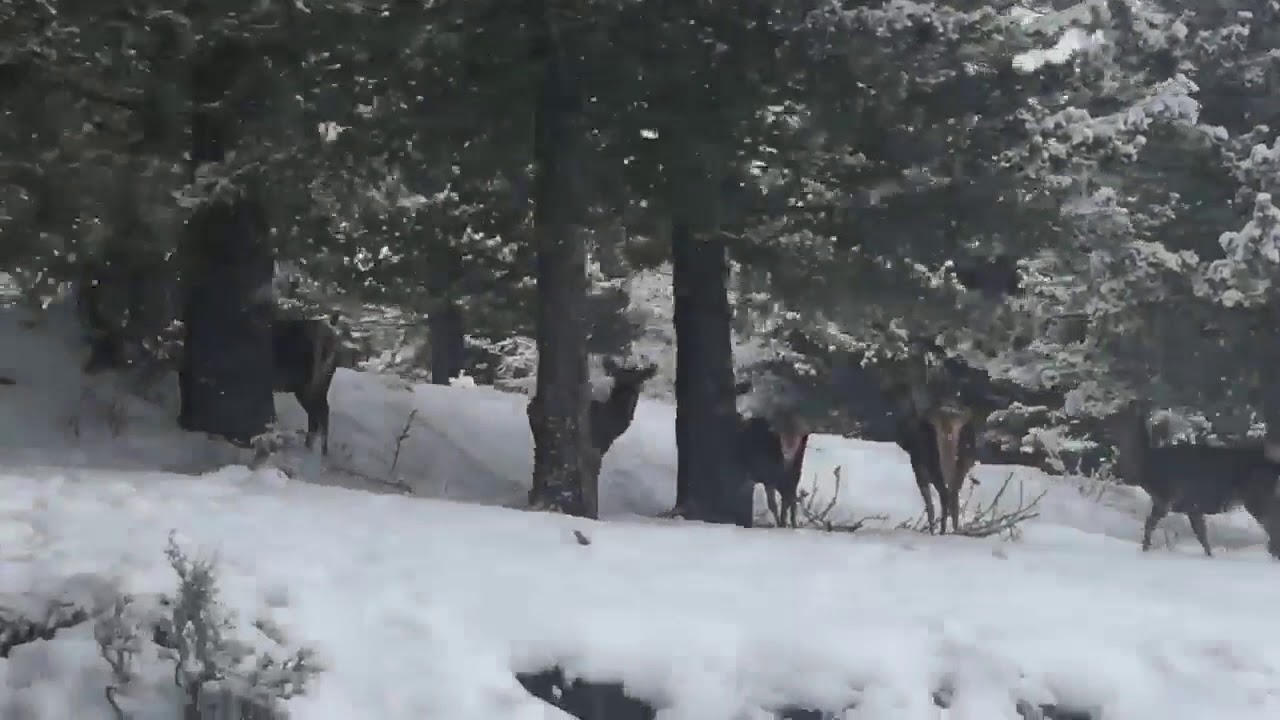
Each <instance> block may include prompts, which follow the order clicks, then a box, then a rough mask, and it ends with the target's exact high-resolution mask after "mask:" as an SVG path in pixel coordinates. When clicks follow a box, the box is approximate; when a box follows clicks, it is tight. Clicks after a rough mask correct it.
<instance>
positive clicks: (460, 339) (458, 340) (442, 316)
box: [427, 300, 467, 385]
mask: <svg viewBox="0 0 1280 720" xmlns="http://www.w3.org/2000/svg"><path fill="white" fill-rule="evenodd" d="M427 326H428V329H429V330H430V333H431V382H432V383H434V384H436V385H448V384H449V381H450V380H452V379H453V378H455V377H458V375H459V374H460V373H461V372H462V369H463V366H464V363H465V354H466V350H467V345H466V324H465V322H464V318H463V317H462V308H461V307H460V306H459V305H458V303H457V302H456V301H454V300H440V301H439V302H437V303H436V308H435V311H434V312H432V313H431V315H430V316H429V317H428V318H427Z"/></svg>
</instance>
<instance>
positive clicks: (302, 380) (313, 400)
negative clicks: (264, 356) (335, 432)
mask: <svg viewBox="0 0 1280 720" xmlns="http://www.w3.org/2000/svg"><path fill="white" fill-rule="evenodd" d="M336 320H337V314H336V313H335V314H334V315H333V316H331V317H330V318H328V319H325V320H316V319H278V320H276V321H275V323H274V325H273V326H272V333H271V345H272V351H273V352H274V354H275V361H274V365H273V377H272V388H273V389H274V390H275V391H276V392H287V393H293V396H294V397H295V398H297V400H298V404H299V405H301V406H302V409H303V410H305V411H306V413H307V447H308V448H311V447H313V446H314V444H315V437H316V435H317V434H319V435H320V452H321V454H323V455H328V454H329V386H330V385H331V384H332V383H333V376H334V374H335V373H336V372H337V371H338V350H339V348H340V346H341V344H342V341H341V339H340V338H339V337H338V332H337V330H336V329H335V328H334V323H335V322H336Z"/></svg>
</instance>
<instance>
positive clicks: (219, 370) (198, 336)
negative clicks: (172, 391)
mask: <svg viewBox="0 0 1280 720" xmlns="http://www.w3.org/2000/svg"><path fill="white" fill-rule="evenodd" d="M253 71H254V69H253V67H252V65H251V55H250V53H249V51H248V49H247V48H244V47H238V46H236V45H234V44H233V43H230V42H226V43H223V44H222V45H219V46H217V47H216V48H214V49H213V50H212V51H210V52H207V53H205V54H204V55H203V56H202V57H198V58H196V60H195V63H194V65H193V67H192V74H191V75H192V77H191V89H192V98H191V99H192V108H193V109H192V117H191V161H192V164H193V166H195V167H197V168H198V167H199V166H200V165H202V164H205V163H216V162H221V161H223V160H225V159H226V151H227V149H228V148H230V147H232V146H233V145H234V144H235V142H236V141H237V139H238V136H239V135H240V118H239V117H238V116H237V106H238V105H240V104H242V103H243V102H244V100H245V99H244V98H237V97H231V96H230V95H231V94H232V92H231V91H232V88H233V86H234V85H235V84H236V83H237V82H238V81H239V80H240V79H241V76H242V74H244V73H247V72H253ZM268 232H269V228H268V225H267V219H266V212H265V210H264V208H262V206H261V204H260V203H258V202H256V201H255V200H254V199H253V197H252V192H251V191H240V192H238V193H237V194H236V195H235V196H234V197H228V198H219V199H216V200H210V201H208V202H206V203H205V204H204V205H203V206H202V207H201V208H200V209H199V210H197V212H196V213H195V216H194V217H192V218H191V220H190V221H189V222H188V224H187V233H186V237H185V240H186V247H185V251H186V253H185V254H186V256H187V264H186V273H185V277H184V282H185V288H184V302H183V321H184V325H185V349H184V352H183V361H182V368H181V371H180V378H179V381H180V390H181V395H182V410H181V415H180V418H179V423H180V425H181V426H182V427H184V428H185V429H188V430H194V431H202V432H207V433H210V434H213V435H218V436H221V437H224V438H226V439H227V440H229V441H231V442H233V443H236V444H242V445H243V444H247V443H248V442H249V441H250V440H252V439H253V437H254V436H256V435H259V434H261V433H263V432H265V431H266V430H267V428H268V427H269V426H270V424H271V422H272V421H273V420H274V417H275V407H274V403H273V395H272V366H273V357H272V347H271V316H272V310H273V308H272V305H271V302H272V296H271V280H272V275H273V270H274V262H273V258H272V249H271V243H270V239H269V236H268Z"/></svg>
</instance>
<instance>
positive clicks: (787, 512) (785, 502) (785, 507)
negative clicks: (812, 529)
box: [782, 490, 800, 527]
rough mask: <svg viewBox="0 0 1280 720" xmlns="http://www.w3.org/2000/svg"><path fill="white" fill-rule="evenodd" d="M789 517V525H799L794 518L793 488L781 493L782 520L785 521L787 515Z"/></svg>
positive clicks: (794, 494)
mask: <svg viewBox="0 0 1280 720" xmlns="http://www.w3.org/2000/svg"><path fill="white" fill-rule="evenodd" d="M788 516H790V518H791V527H799V526H800V523H799V521H798V520H797V519H796V493H795V491H794V490H792V491H790V492H784V493H782V520H783V522H786V521H787V517H788Z"/></svg>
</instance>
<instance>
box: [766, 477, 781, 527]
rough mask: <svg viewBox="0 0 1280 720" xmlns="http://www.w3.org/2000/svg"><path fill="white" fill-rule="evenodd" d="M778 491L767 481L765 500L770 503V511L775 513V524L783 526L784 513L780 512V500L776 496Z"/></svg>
mask: <svg viewBox="0 0 1280 720" xmlns="http://www.w3.org/2000/svg"><path fill="white" fill-rule="evenodd" d="M776 492H777V491H775V490H774V489H773V486H771V485H769V484H768V483H765V485H764V500H765V502H766V503H768V504H769V513H770V514H771V515H773V524H774V526H775V527H782V515H780V514H779V513H778V500H777V498H776V497H775V494H776Z"/></svg>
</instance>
